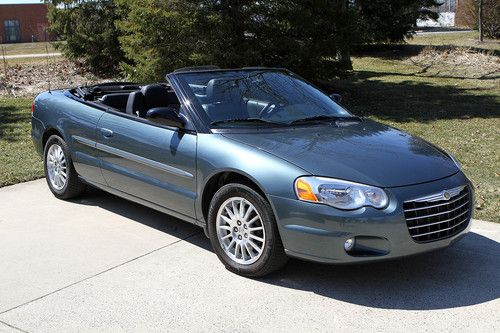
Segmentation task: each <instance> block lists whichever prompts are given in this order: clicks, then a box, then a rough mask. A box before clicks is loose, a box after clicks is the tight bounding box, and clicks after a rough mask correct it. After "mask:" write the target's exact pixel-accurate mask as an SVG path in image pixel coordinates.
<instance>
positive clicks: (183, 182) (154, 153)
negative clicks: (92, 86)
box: [96, 112, 197, 218]
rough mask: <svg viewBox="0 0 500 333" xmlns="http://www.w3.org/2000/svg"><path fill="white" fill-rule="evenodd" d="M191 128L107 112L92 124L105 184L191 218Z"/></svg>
mask: <svg viewBox="0 0 500 333" xmlns="http://www.w3.org/2000/svg"><path fill="white" fill-rule="evenodd" d="M196 141H197V135H196V132H194V131H184V130H179V129H175V128H169V127H165V126H160V125H158V124H154V123H152V122H149V121H147V120H144V119H141V118H137V117H134V116H129V115H126V114H120V113H119V112H107V113H106V114H104V115H103V116H102V117H101V119H100V120H99V123H98V126H97V146H96V148H97V150H98V154H99V157H100V160H101V169H102V174H103V177H104V179H105V181H106V182H107V184H108V186H110V187H112V188H114V189H116V190H118V191H121V192H124V193H127V194H129V195H132V196H135V197H138V198H140V199H143V200H146V201H148V202H151V203H154V204H157V205H160V206H162V207H164V208H167V209H169V210H172V211H175V212H177V213H180V214H182V215H185V216H188V217H190V218H195V213H194V201H195V198H196V180H195V175H196V170H195V169H196V164H195V163H196Z"/></svg>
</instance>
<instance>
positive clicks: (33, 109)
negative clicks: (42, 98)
mask: <svg viewBox="0 0 500 333" xmlns="http://www.w3.org/2000/svg"><path fill="white" fill-rule="evenodd" d="M33 112H35V102H33V103H31V113H33Z"/></svg>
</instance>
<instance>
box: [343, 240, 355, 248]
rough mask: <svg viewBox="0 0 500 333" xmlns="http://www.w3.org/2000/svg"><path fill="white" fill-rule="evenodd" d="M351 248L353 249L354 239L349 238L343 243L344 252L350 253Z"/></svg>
mask: <svg viewBox="0 0 500 333" xmlns="http://www.w3.org/2000/svg"><path fill="white" fill-rule="evenodd" d="M353 247H354V238H349V239H348V240H346V241H345V243H344V249H345V250H346V251H351V250H352V249H353Z"/></svg>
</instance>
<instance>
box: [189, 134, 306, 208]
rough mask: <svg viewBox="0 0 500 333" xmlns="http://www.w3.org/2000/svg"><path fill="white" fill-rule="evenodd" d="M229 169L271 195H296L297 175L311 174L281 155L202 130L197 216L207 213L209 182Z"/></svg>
mask: <svg viewBox="0 0 500 333" xmlns="http://www.w3.org/2000/svg"><path fill="white" fill-rule="evenodd" d="M227 171H232V172H236V173H240V174H242V175H244V176H246V177H247V178H249V179H251V180H253V181H254V182H255V183H256V184H257V186H259V187H260V189H261V190H262V192H264V193H265V195H266V196H267V197H268V199H269V198H270V196H279V197H284V198H295V190H294V187H293V184H294V182H295V179H296V178H297V177H299V176H302V175H307V174H309V173H308V172H306V171H305V170H303V169H301V168H299V167H297V166H295V165H293V164H291V163H289V162H287V161H285V160H283V159H281V158H279V157H276V156H274V155H272V154H269V153H267V152H265V151H263V150H260V149H257V148H254V147H251V146H248V145H246V144H243V143H239V142H237V141H234V140H231V139H229V138H226V137H224V136H223V135H221V134H198V151H197V177H196V179H197V189H198V190H197V192H198V195H197V200H196V203H195V210H196V216H198V217H202V216H203V213H202V193H203V189H204V188H205V186H206V184H207V182H208V181H209V180H210V179H211V178H212V177H213V176H214V175H216V174H218V173H221V172H227Z"/></svg>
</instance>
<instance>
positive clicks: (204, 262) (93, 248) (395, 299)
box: [0, 180, 500, 332]
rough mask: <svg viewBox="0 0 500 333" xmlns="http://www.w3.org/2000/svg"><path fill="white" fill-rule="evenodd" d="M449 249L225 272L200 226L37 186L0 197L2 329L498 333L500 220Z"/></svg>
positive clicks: (97, 195) (478, 225) (481, 225)
mask: <svg viewBox="0 0 500 333" xmlns="http://www.w3.org/2000/svg"><path fill="white" fill-rule="evenodd" d="M472 231H473V232H472V233H471V234H470V235H469V236H468V237H466V238H465V239H463V240H462V241H461V242H459V243H458V244H456V245H455V246H454V247H452V248H450V249H447V250H444V251H442V252H439V253H432V254H427V255H423V256H418V257H413V258H409V259H406V260H400V261H394V262H388V263H379V264H371V265H358V266H324V265H318V264H313V263H307V262H301V261H291V262H290V263H289V264H288V266H287V267H286V268H285V269H284V270H283V271H282V272H279V273H277V274H274V275H272V276H270V277H267V278H265V279H261V280H250V279H245V278H242V277H239V276H236V275H234V274H231V273H229V272H228V271H226V270H225V269H224V268H223V267H222V265H221V264H220V263H219V261H218V259H217V258H216V256H215V255H214V254H213V252H212V251H211V250H210V246H209V243H208V241H207V239H206V238H205V237H204V236H203V234H202V233H201V231H200V230H199V229H197V228H195V227H193V226H191V225H189V224H187V223H184V222H181V221H178V220H176V219H173V218H171V217H169V216H166V215H163V214H160V213H157V212H155V211H152V210H150V209H147V208H143V207H141V206H139V205H136V204H133V203H129V202H127V201H124V200H121V199H119V198H116V197H114V196H111V195H108V194H105V193H102V192H100V191H94V192H92V193H89V194H87V195H85V196H84V197H83V198H81V199H79V200H76V201H73V202H64V201H59V200H57V199H55V198H54V197H53V196H52V195H50V194H49V191H48V190H47V188H46V184H45V181H44V180H38V181H34V182H29V183H24V184H19V185H15V186H11V187H5V188H2V189H0V332H18V331H20V330H21V331H30V332H31V331H35V332H47V331H51V332H72V331H85V332H88V331H90V332H93V331H95V332H102V331H105V332H130V331H134V332H136V331H148V332H149V331H161V332H164V331H181V330H183V331H184V330H196V331H223V332H224V331H231V332H235V331H236V332H238V331H247V332H248V331H249V332H253V331H255V332H259V331H273V332H274V331H278V332H279V331H287V332H299V331H300V332H311V331H327V330H328V331H398V332H402V331H412V332H424V331H450V330H454V331H459V330H460V331H479V332H495V331H496V332H499V331H500V315H499V314H500V300H499V297H500V244H499V241H500V225H497V224H492V223H488V222H481V221H475V222H474V226H473V229H472Z"/></svg>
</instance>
